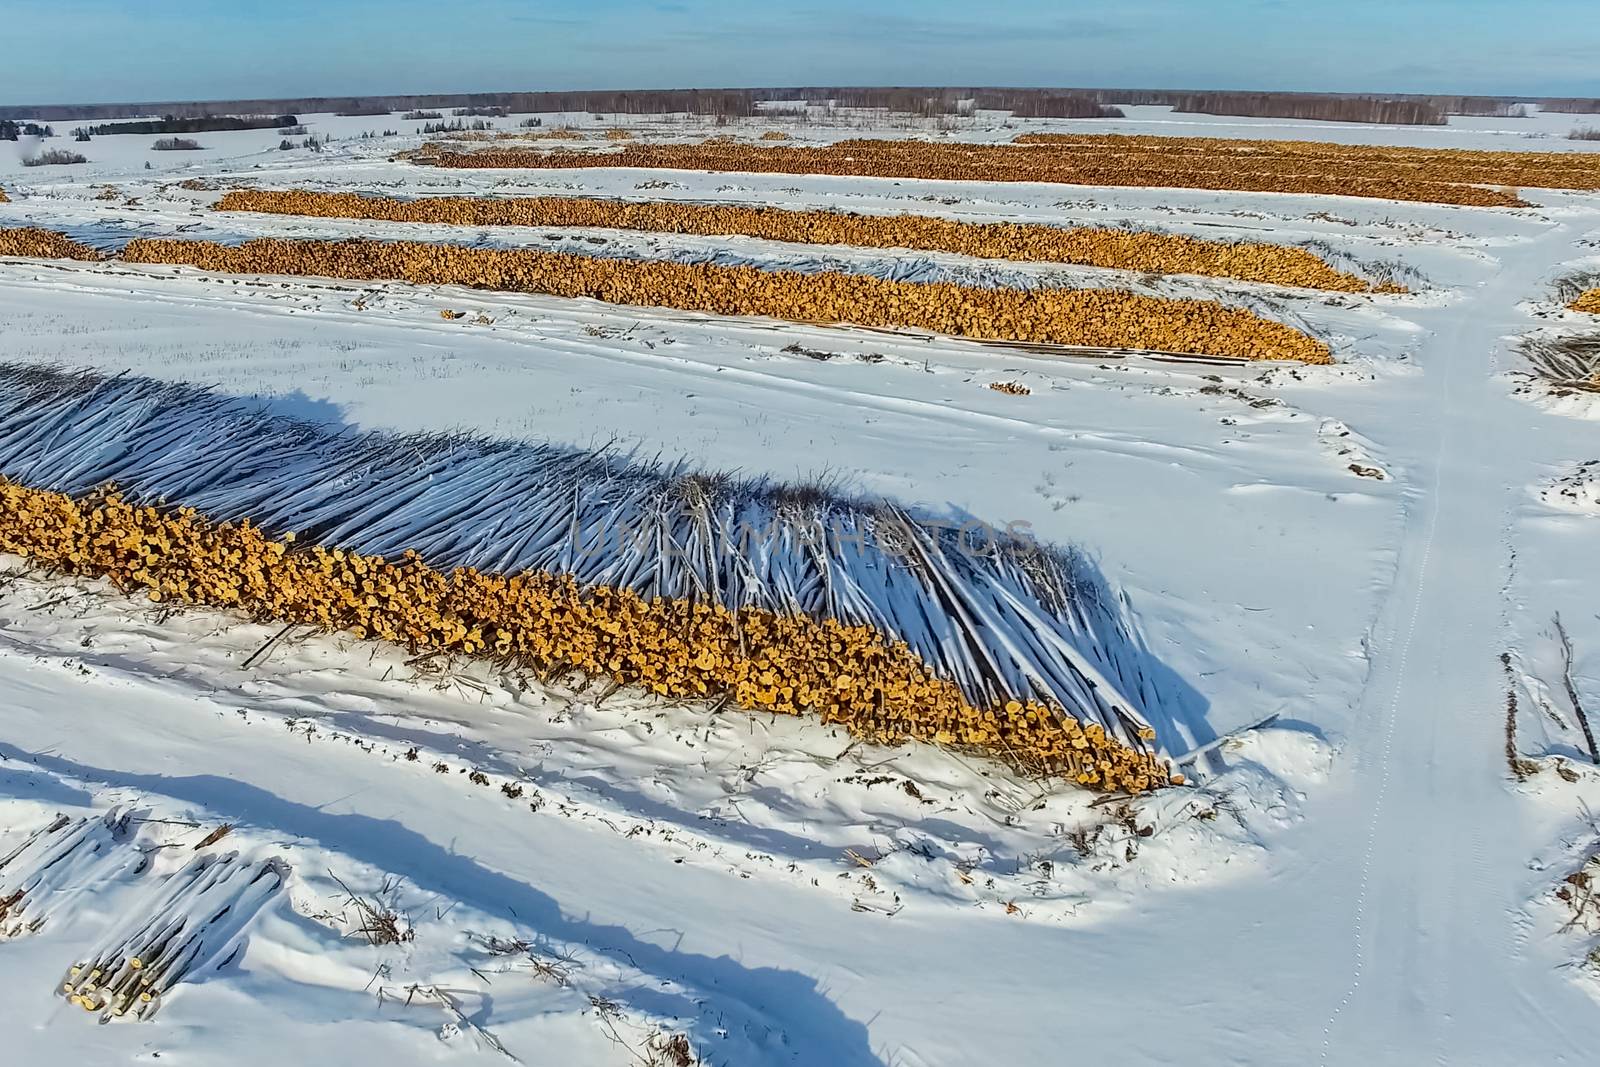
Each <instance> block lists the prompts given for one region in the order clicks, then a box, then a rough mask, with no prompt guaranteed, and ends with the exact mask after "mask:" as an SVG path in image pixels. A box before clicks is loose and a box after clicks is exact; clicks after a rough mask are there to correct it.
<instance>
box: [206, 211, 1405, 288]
mask: <svg viewBox="0 0 1600 1067" xmlns="http://www.w3.org/2000/svg"><path fill="white" fill-rule="evenodd" d="M215 208H216V210H218V211H255V212H264V213H269V214H275V215H300V216H310V217H316V218H340V219H375V220H380V221H384V222H416V223H443V224H449V225H459V226H586V227H597V228H606V229H620V230H642V231H647V232H652V233H690V234H699V235H705V236H716V235H726V234H739V235H743V236H746V237H759V238H762V239H765V240H771V241H789V242H794V243H800V244H817V245H852V246H856V247H863V248H910V249H916V250H918V251H925V252H954V253H957V254H959V255H966V256H974V257H977V258H981V259H1013V260H1024V261H1031V262H1046V263H1073V264H1079V265H1083V266H1092V267H1107V268H1112V269H1117V270H1132V271H1140V272H1143V273H1155V274H1200V275H1207V276H1211V277H1221V278H1236V279H1239V280H1241V281H1252V282H1265V283H1269V284H1274V285H1293V286H1300V287H1304V288H1308V289H1324V290H1332V291H1336V292H1347V293H1349V292H1370V291H1373V290H1374V289H1375V288H1376V289H1377V290H1378V291H1381V292H1403V291H1404V289H1403V288H1402V287H1399V286H1393V285H1382V286H1377V287H1374V286H1373V285H1372V284H1371V283H1370V282H1367V281H1365V280H1364V279H1362V278H1358V277H1356V276H1355V275H1353V274H1348V273H1345V272H1343V271H1339V270H1335V269H1334V268H1333V267H1331V266H1329V265H1328V264H1327V263H1325V262H1324V261H1323V260H1321V259H1319V258H1318V257H1317V256H1316V255H1315V254H1314V253H1312V252H1310V251H1308V250H1306V249H1304V248H1288V247H1284V246H1281V245H1271V244H1260V243H1227V242H1222V241H1205V240H1200V239H1198V238H1194V237H1185V236H1181V235H1177V234H1162V233H1140V232H1137V231H1130V230H1121V229H1100V228H1090V227H1080V228H1071V229H1069V228H1065V227H1060V226H1047V225H1040V224H1036V223H1013V222H987V223H978V222H961V221H957V220H954V219H943V218H935V217H929V216H922V215H847V214H843V213H841V212H835V211H790V210H784V209H782V208H771V207H739V206H732V205H717V204H695V203H683V202H674V201H651V202H643V203H639V202H630V201H622V200H602V199H590V198H582V197H562V196H536V197H516V198H504V199H484V198H477V197H459V196H441V197H428V198H426V199H421V200H397V199H393V198H388V197H375V196H360V195H357V194H354V193H320V192H312V191H309V190H303V189H288V190H266V189H239V190H233V191H231V192H228V193H225V194H224V195H223V196H222V198H221V199H220V200H219V201H218V202H217V203H216V205H215Z"/></svg>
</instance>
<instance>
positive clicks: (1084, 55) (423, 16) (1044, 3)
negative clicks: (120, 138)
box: [0, 0, 1600, 104]
mask: <svg viewBox="0 0 1600 1067" xmlns="http://www.w3.org/2000/svg"><path fill="white" fill-rule="evenodd" d="M0 31H3V33H4V36H5V37H6V38H7V40H8V41H9V42H11V43H10V45H9V47H7V48H6V52H7V54H6V55H5V57H4V60H3V62H0V104H20V103H50V102H88V101H116V100H173V99H207V98H210V99H218V98H227V97H245V96H315V95H342V94H361V93H369V94H376V93H405V92H468V91H474V90H515V89H578V88H644V87H662V86H701V87H710V86H736V85H827V84H872V85H895V84H898V85H969V84H972V85H1066V86H1071V85H1093V86H1113V87H1116V86H1120V87H1134V86H1148V87H1152V88H1237V89H1311V90H1328V91H1344V92H1351V91H1362V90H1375V91H1390V92H1462V93H1521V94H1532V95H1578V96H1600V63H1597V62H1596V60H1597V58H1600V12H1597V11H1596V0H1523V2H1521V3H1515V2H1506V0H1331V2H1330V0H1100V2H1096V3H1081V2H1075V0H1056V2H1049V0H992V2H990V3H988V4H981V3H976V2H962V3H957V2H951V0H881V2H876V3H874V2H872V0H858V2H855V3H851V2H844V0H786V2H780V3H771V2H767V3H760V2H757V3H737V2H722V0H547V2H542V3H540V2H535V0H522V2H515V0H427V2H424V0H142V2H141V0H4V2H3V4H0Z"/></svg>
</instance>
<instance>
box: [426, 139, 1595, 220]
mask: <svg viewBox="0 0 1600 1067" xmlns="http://www.w3.org/2000/svg"><path fill="white" fill-rule="evenodd" d="M1017 141H1018V143H1014V144H1003V145H996V144H972V143H960V142H952V141H940V142H929V141H903V140H902V141H895V140H851V141H840V142H837V143H835V144H831V145H778V146H775V147H766V146H762V145H759V144H751V143H738V142H731V141H707V142H705V143H703V144H687V145H685V144H658V145H643V144H634V145H627V146H624V147H622V148H621V149H619V150H615V151H582V150H554V151H544V150H539V149H532V148H529V149H515V148H499V147H496V148H491V149H485V150H481V151H477V152H461V151H455V150H452V149H450V148H448V147H446V146H441V145H425V146H423V148H422V149H421V150H420V151H418V152H417V153H415V154H414V155H413V156H412V157H411V158H413V159H415V161H416V162H418V163H423V164H431V165H433V166H439V167H466V168H485V167H487V168H530V169H566V168H584V167H630V168H671V169H679V170H705V171H745V172H753V173H770V174H836V175H859V176H865V177H878V178H911V179H931V180H948V181H1008V182H1053V183H1062V184H1068V185H1097V186H1135V187H1159V188H1178V189H1215V190H1240V191H1256V192H1279V193H1306V194H1313V195H1320V196H1361V197H1376V198H1380V199H1388V200H1406V201H1417V202H1424V203H1439V204H1461V205H1468V206H1476V207H1525V206H1527V202H1526V201H1524V200H1523V199H1522V198H1521V197H1519V196H1518V195H1517V193H1516V190H1517V189H1518V188H1519V187H1527V188H1546V189H1580V190H1591V189H1597V188H1600V157H1597V156H1594V155H1591V154H1586V153H1578V152H1543V153H1537V152H1481V151H1467V150H1429V149H1416V148H1372V147H1367V146H1353V145H1332V144H1322V143H1320V142H1302V141H1230V140H1223V139H1221V138H1174V137H1150V136H1107V135H1095V134H1024V135H1022V136H1021V137H1019V138H1018V139H1017Z"/></svg>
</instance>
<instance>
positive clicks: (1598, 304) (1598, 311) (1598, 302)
mask: <svg viewBox="0 0 1600 1067" xmlns="http://www.w3.org/2000/svg"><path fill="white" fill-rule="evenodd" d="M1567 306H1568V307H1569V308H1571V309H1572V310H1573V311H1585V312H1588V313H1589V314H1591V315H1600V289H1586V290H1584V292H1583V293H1581V294H1580V295H1579V296H1578V299H1576V300H1574V301H1573V302H1572V303H1571V304H1568V305H1567Z"/></svg>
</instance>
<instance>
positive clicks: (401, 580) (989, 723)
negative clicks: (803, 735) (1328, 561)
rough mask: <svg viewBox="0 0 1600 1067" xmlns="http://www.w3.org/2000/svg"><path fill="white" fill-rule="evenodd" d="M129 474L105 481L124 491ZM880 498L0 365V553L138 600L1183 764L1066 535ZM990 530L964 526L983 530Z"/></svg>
mask: <svg viewBox="0 0 1600 1067" xmlns="http://www.w3.org/2000/svg"><path fill="white" fill-rule="evenodd" d="M117 487H120V488H117ZM975 526H976V524H972V523H968V524H967V526H966V527H963V528H962V529H960V530H956V529H952V528H950V527H949V526H948V525H944V524H940V523H937V522H931V521H929V520H927V519H923V518H918V517H916V516H913V515H911V514H909V513H907V512H906V511H904V510H903V509H901V508H898V507H896V506H894V505H892V504H890V503H887V502H883V501H877V502H863V501H850V500H844V499H839V498H832V497H828V496H826V495H825V494H819V493H816V492H802V491H795V490H791V489H787V488H785V487H782V486H776V485H772V484H769V483H765V482H736V481H734V480H733V479H731V478H729V477H726V476H706V475H691V474H686V473H685V472H683V471H682V470H680V469H675V468H663V467H659V466H655V467H652V466H642V465H638V464H633V463H629V462H625V461H622V460H619V459H618V458H617V457H614V456H602V455H595V454H590V453H583V452H577V451H574V450H568V449H562V448H558V447H555V446H548V445H525V444H511V443H505V442H492V441H472V440H465V439H462V438H460V437H449V438H444V437H439V438H432V437H394V436H388V435H382V434H376V433H370V434H365V435H352V434H336V433H331V432H329V431H327V430H325V429H323V428H321V427H318V426H315V425H311V424H305V423H300V422H295V421H293V420H287V419H281V418H273V417H270V416H267V415H264V414H262V413H260V412H259V410H258V409H256V408H255V407H253V406H251V405H248V404H246V403H245V402H243V401H240V400H236V399H231V398H226V397H220V396H217V395H214V394H212V393H210V392H208V391H205V390H201V389H198V388H195V387H192V386H186V385H170V384H166V383H160V382H155V381H152V380H149V379H143V378H135V377H127V376H122V377H116V378H105V377H99V376H93V375H86V374H83V375H68V374H60V373H55V372H47V371H39V370H34V369H27V368H19V367H4V366H0V551H6V552H12V553H17V554H20V555H22V556H25V557H27V558H28V559H30V560H32V561H33V562H35V563H36V564H39V565H42V566H46V567H50V568H54V569H59V570H64V571H68V572H71V573H75V574H84V575H94V576H99V577H104V578H107V579H109V580H110V581H111V582H113V583H114V584H115V585H117V586H118V587H119V588H121V589H123V590H126V591H135V590H139V591H144V592H145V593H146V595H148V596H149V597H150V598H151V599H153V600H160V601H172V602H178V603H189V604H204V605H213V606H219V607H229V608H236V609H241V610H243V611H245V612H247V613H249V614H250V615H252V616H254V617H256V618H260V619H263V620H268V619H270V620H277V621H283V622H292V623H301V624H308V625H312V626H316V627H319V628H322V629H327V630H344V631H347V632H349V633H352V634H354V635H355V636H357V637H372V638H381V639H384V640H388V641H393V642H398V643H400V644H403V645H405V646H406V647H407V648H408V649H410V650H413V651H417V652H456V653H463V654H476V655H485V656H493V657H496V658H498V659H501V660H503V661H507V662H511V663H515V664H519V665H522V666H525V667H528V668H531V669H533V670H535V671H538V672H539V673H540V674H541V675H542V676H546V677H551V676H558V675H562V674H566V673H569V672H573V671H577V672H582V673H583V674H584V675H586V676H589V677H609V678H611V679H613V680H615V681H616V682H617V683H620V684H626V685H633V686H639V687H642V688H643V689H646V690H648V691H650V692H652V693H656V694H660V695H663V696H668V697H678V698H690V699H697V700H699V699H718V698H722V699H725V700H728V701H732V702H734V703H737V704H738V705H739V706H741V707H745V708H749V709H751V710H760V711H772V712H783V713H786V714H812V715H818V716H820V717H821V718H822V719H823V720H825V721H827V722H831V723H838V724H840V725H842V726H845V727H847V728H848V729H849V730H850V731H851V732H853V733H854V734H856V735H857V736H860V737H864V738H868V739H871V740H875V741H884V742H895V741H902V740H905V739H917V740H924V741H930V742H935V743H940V744H950V745H959V746H963V747H969V748H973V749H981V750H983V751H986V752H988V753H991V754H993V755H995V756H997V757H999V758H1001V759H1005V760H1009V761H1010V762H1012V763H1014V764H1018V765H1020V766H1022V767H1025V768H1029V769H1032V770H1034V771H1042V772H1047V773H1051V774H1059V775H1064V776H1067V777H1069V778H1070V779H1071V780H1073V781H1075V782H1077V783H1079V784H1081V785H1083V786H1086V787H1089V788H1093V789H1102V790H1123V791H1128V792H1141V791H1144V790H1147V789H1151V788H1155V787H1157V786H1160V785H1163V784H1166V783H1167V782H1169V781H1177V780H1180V779H1178V778H1177V777H1176V776H1172V775H1170V774H1169V771H1168V768H1167V766H1166V765H1165V764H1164V763H1163V762H1162V761H1161V760H1160V759H1159V758H1158V756H1157V754H1156V746H1155V745H1153V744H1152V742H1153V741H1154V740H1155V734H1154V731H1153V730H1152V729H1151V728H1150V726H1149V725H1148V719H1147V717H1146V712H1147V711H1148V710H1154V709H1157V708H1160V706H1161V705H1162V704H1163V702H1164V700H1165V699H1166V698H1165V696H1164V694H1163V693H1162V692H1161V690H1160V688H1159V686H1158V685H1157V683H1156V682H1155V680H1154V679H1155V678H1156V677H1157V674H1156V672H1153V671H1151V670H1150V669H1149V668H1150V665H1151V664H1150V661H1149V658H1148V657H1149V653H1148V651H1146V650H1145V649H1143V647H1142V645H1141V644H1140V642H1139V641H1137V640H1136V639H1135V638H1134V636H1133V633H1132V630H1131V623H1130V621H1129V619H1128V616H1127V614H1126V608H1125V607H1124V606H1123V604H1122V602H1121V601H1120V600H1119V599H1118V598H1116V597H1114V596H1112V595H1111V594H1110V593H1109V592H1108V591H1107V590H1106V589H1105V588H1104V586H1103V585H1101V584H1100V582H1099V579H1098V577H1097V576H1096V574H1095V572H1094V571H1093V569H1092V567H1091V566H1090V565H1089V564H1088V563H1087V562H1086V561H1085V560H1084V559H1083V558H1082V557H1080V556H1078V555H1076V554H1073V553H1069V552H1064V551H1060V550H1056V549H1051V548H1047V547H1045V546H1041V545H1039V544H1037V543H1035V542H1033V541H1031V540H1026V539H1020V538H1014V537H1010V536H997V535H996V533H995V531H993V530H988V529H987V528H985V529H984V530H982V531H980V530H977V529H976V528H975ZM980 535H981V536H980Z"/></svg>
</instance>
